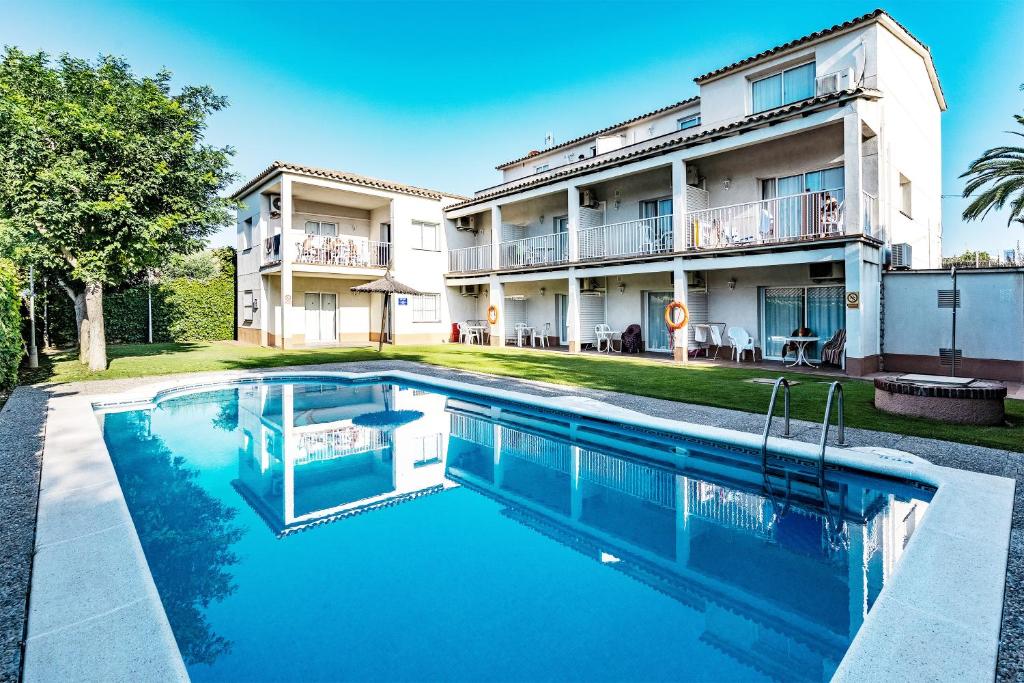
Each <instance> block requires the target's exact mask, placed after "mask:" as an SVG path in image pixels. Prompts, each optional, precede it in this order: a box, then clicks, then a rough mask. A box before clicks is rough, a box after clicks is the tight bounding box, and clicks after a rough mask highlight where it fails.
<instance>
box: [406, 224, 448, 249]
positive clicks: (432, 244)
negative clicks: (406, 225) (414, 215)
mask: <svg viewBox="0 0 1024 683" xmlns="http://www.w3.org/2000/svg"><path fill="white" fill-rule="evenodd" d="M438 232H439V231H438V225H437V223H425V222H423V221H413V222H412V248H413V249H426V250H428V251H439V250H440V248H441V247H440V246H438V242H437V240H438Z"/></svg>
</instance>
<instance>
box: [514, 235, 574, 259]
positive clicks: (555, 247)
mask: <svg viewBox="0 0 1024 683" xmlns="http://www.w3.org/2000/svg"><path fill="white" fill-rule="evenodd" d="M568 260H569V233H567V232H555V233H551V234H549V235H539V236H537V237H527V238H525V239H521V240H512V241H510V242H502V243H501V267H502V268H523V267H526V266H546V265H550V264H555V263H565V262H566V261H568Z"/></svg>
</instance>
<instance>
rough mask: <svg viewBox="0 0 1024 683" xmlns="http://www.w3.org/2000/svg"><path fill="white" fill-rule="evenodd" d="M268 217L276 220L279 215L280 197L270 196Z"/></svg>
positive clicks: (276, 195) (277, 195)
mask: <svg viewBox="0 0 1024 683" xmlns="http://www.w3.org/2000/svg"><path fill="white" fill-rule="evenodd" d="M270 215H271V216H272V217H274V218H277V217H278V216H280V215H281V195H279V194H272V195H270Z"/></svg>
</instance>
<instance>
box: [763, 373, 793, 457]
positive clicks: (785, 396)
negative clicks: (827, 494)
mask: <svg viewBox="0 0 1024 683" xmlns="http://www.w3.org/2000/svg"><path fill="white" fill-rule="evenodd" d="M780 386H781V387H783V389H784V391H783V393H782V406H783V407H782V414H783V417H785V419H786V429H785V431H784V432H783V433H782V435H783V436H787V437H788V436H789V435H790V434H789V380H787V379H786V378H785V377H780V378H778V379H777V380H775V386H773V387H772V397H771V399H770V400H769V401H768V414H767V415H766V416H765V420H764V434H762V439H761V472H762V473H764V474H765V476H767V472H768V434H769V432H771V430H772V418H774V417H775V399H776V398H777V397H778V395H779V387H780Z"/></svg>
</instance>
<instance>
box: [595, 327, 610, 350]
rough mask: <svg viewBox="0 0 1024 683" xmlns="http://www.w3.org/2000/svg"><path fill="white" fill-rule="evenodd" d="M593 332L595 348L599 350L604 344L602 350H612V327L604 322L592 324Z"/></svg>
mask: <svg viewBox="0 0 1024 683" xmlns="http://www.w3.org/2000/svg"><path fill="white" fill-rule="evenodd" d="M594 334H595V335H597V350H598V351H600V350H601V345H602V344H604V350H605V351H608V352H611V350H612V328H610V327H609V326H608V325H607V324H606V323H599V324H597V325H594Z"/></svg>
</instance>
